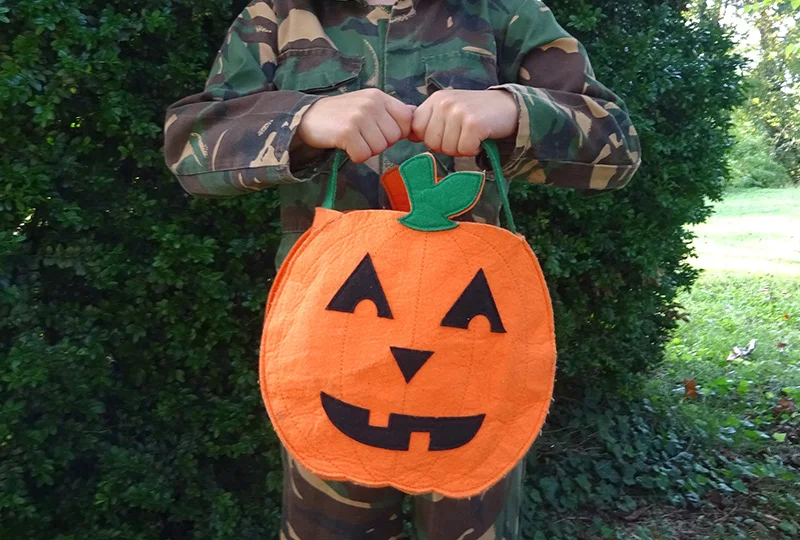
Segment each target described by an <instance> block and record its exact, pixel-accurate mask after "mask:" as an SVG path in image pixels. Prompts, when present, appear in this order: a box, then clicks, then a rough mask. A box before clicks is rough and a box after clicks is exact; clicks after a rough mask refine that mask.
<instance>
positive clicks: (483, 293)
mask: <svg viewBox="0 0 800 540" xmlns="http://www.w3.org/2000/svg"><path fill="white" fill-rule="evenodd" d="M478 315H483V316H484V317H486V318H487V319H488V320H489V324H490V325H491V328H492V332H496V333H499V334H504V333H505V331H506V329H505V327H503V321H502V320H501V319H500V313H499V312H498V311H497V304H495V303H494V297H493V296H492V291H491V290H490V289H489V282H488V281H486V275H485V274H484V273H483V269H480V270H478V273H477V274H475V277H474V278H472V281H470V283H469V285H467V288H466V289H464V292H463V293H461V296H459V297H458V300H456V303H455V304H453V307H451V308H450V311H448V312H447V315H445V316H444V319H442V326H449V327H451V328H464V329H467V328H469V322H470V321H471V320H472V319H474V318H475V317H477V316H478Z"/></svg>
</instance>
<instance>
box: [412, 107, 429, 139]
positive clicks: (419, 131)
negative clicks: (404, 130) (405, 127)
mask: <svg viewBox="0 0 800 540" xmlns="http://www.w3.org/2000/svg"><path fill="white" fill-rule="evenodd" d="M431 114H433V107H432V103H430V102H428V101H426V102H425V103H423V104H422V105H420V106H419V107H418V108H417V110H416V111H414V119H413V120H412V121H411V136H413V137H414V139H416V141H415V142H422V141H423V140H425V130H426V129H427V127H428V123H429V122H430V120H431ZM409 138H410V137H409Z"/></svg>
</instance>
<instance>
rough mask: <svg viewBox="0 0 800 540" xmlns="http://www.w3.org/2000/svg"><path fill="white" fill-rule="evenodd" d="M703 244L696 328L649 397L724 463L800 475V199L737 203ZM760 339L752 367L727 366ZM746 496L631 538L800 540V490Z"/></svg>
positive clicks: (720, 211) (770, 485)
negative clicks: (693, 425)
mask: <svg viewBox="0 0 800 540" xmlns="http://www.w3.org/2000/svg"><path fill="white" fill-rule="evenodd" d="M695 233H696V234H697V239H696V241H695V248H696V251H697V258H696V259H694V260H693V264H694V265H695V266H696V267H699V268H702V269H704V270H705V271H704V273H703V275H702V276H701V277H700V279H699V280H698V282H697V283H696V285H695V286H694V288H693V289H692V290H691V291H690V292H686V293H684V294H683V295H682V296H681V297H680V299H679V301H680V303H681V304H682V305H683V307H684V309H685V310H686V314H687V316H688V320H687V321H685V322H682V323H680V326H679V328H678V330H677V332H676V333H675V336H674V339H673V340H672V342H671V343H670V345H669V346H668V348H667V361H666V362H665V364H664V365H663V366H662V368H661V369H660V371H659V372H658V373H657V374H656V376H655V377H654V378H653V380H652V381H651V383H650V384H651V388H650V392H649V393H650V394H651V395H654V396H660V398H661V399H663V400H670V399H672V400H673V401H674V404H675V405H674V406H675V407H676V408H678V409H679V410H681V411H682V412H684V413H685V414H686V416H687V418H690V419H693V421H695V422H697V423H700V424H702V425H703V426H704V427H705V428H706V429H708V430H709V431H710V432H713V433H715V434H717V435H716V436H717V438H718V440H719V452H720V453H722V454H725V455H730V456H731V457H732V458H733V457H744V458H746V459H751V460H753V459H755V460H758V459H766V458H774V459H778V460H780V461H781V462H782V463H784V464H785V465H787V466H788V467H789V468H794V469H795V470H796V471H800V413H798V411H797V407H798V406H800V189H761V190H745V191H737V192H733V193H731V194H729V195H728V196H727V197H726V198H725V200H724V201H722V202H721V203H719V204H718V205H717V206H716V209H715V214H714V215H713V216H712V217H711V219H710V220H709V221H708V222H707V223H705V224H702V225H700V226H697V227H696V228H695ZM753 339H755V340H756V348H755V350H753V352H752V353H751V354H750V355H749V356H746V357H743V358H738V359H731V360H728V356H729V354H730V353H731V352H732V349H733V347H734V346H739V347H742V348H744V347H745V346H746V345H747V344H748V342H750V341H751V340H753ZM692 384H694V385H695V386H696V396H695V395H694V394H692V392H691V390H687V386H689V387H691V386H692ZM747 487H748V489H746V490H744V489H743V490H740V491H741V493H740V497H738V499H737V501H738V502H736V503H735V504H734V505H733V506H732V507H731V506H728V507H726V508H720V509H718V510H719V511H715V510H714V509H713V508H712V509H711V510H710V511H709V512H700V513H692V514H681V513H677V514H675V515H673V516H672V517H669V516H667V517H664V516H663V515H662V516H652V517H651V521H650V523H646V524H644V525H640V526H639V528H638V529H630V530H631V535H630V538H664V539H667V538H669V539H672V538H699V537H701V536H700V533H699V532H696V533H691V532H690V533H686V532H679V531H683V530H687V529H686V528H687V527H688V530H694V531H699V530H700V529H702V530H703V534H702V537H704V538H720V539H722V538H797V537H800V502H799V501H798V498H800V487H799V486H798V485H797V483H796V482H794V481H789V480H785V481H783V482H781V481H779V480H777V481H769V482H767V481H760V480H755V481H753V482H752V483H750V484H749V485H748V486H747ZM702 523H705V525H713V527H705V526H703V527H700V525H701V524H702ZM693 524H694V525H697V527H692V525H693ZM698 527H700V528H699V529H698ZM637 531H638V532H637ZM709 531H711V532H712V534H707V533H708V532H709ZM693 534H694V535H693Z"/></svg>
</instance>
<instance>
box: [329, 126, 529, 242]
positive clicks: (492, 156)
mask: <svg viewBox="0 0 800 540" xmlns="http://www.w3.org/2000/svg"><path fill="white" fill-rule="evenodd" d="M481 146H483V149H484V150H485V151H486V155H487V156H488V158H489V163H491V165H492V170H493V171H494V177H495V181H496V184H497V191H499V192H500V201H501V205H502V207H503V212H504V214H505V218H506V227H507V228H508V230H509V231H511V232H512V233H513V234H517V227H516V225H515V224H514V216H513V215H512V214H511V206H509V203H508V191H507V188H506V178H505V176H504V175H503V167H502V165H501V163H500V151H499V150H498V149H497V144H496V143H495V142H494V141H490V140H487V141H483V142H482V143H481ZM345 159H347V154H346V153H345V152H344V150H337V151H336V153H335V155H334V157H333V167H332V168H331V173H330V176H328V186H327V188H326V190H325V200H324V201H323V202H322V207H323V208H327V209H329V210H333V203H334V200H335V199H336V181H337V176H338V175H339V168H340V167H341V166H342V163H343V162H344V160H345Z"/></svg>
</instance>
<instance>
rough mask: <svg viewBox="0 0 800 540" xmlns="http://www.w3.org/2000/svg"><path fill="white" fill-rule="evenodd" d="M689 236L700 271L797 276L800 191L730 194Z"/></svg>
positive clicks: (694, 262)
mask: <svg viewBox="0 0 800 540" xmlns="http://www.w3.org/2000/svg"><path fill="white" fill-rule="evenodd" d="M693 230H694V232H695V234H696V235H697V240H696V241H695V249H696V250H697V258H696V259H693V260H692V264H693V265H694V266H696V267H698V268H703V269H706V270H709V271H713V272H722V273H730V272H736V273H741V272H748V273H760V274H775V275H789V276H800V188H787V189H748V190H741V191H736V192H733V193H730V194H729V195H728V196H726V197H725V200H723V201H722V202H720V203H718V204H717V205H716V207H715V212H714V215H713V216H712V217H711V219H710V220H709V221H707V222H706V223H703V224H701V225H698V226H696V227H694V229H693Z"/></svg>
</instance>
